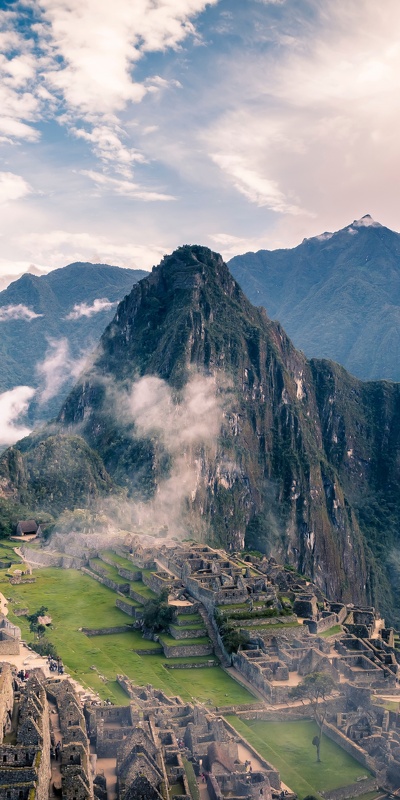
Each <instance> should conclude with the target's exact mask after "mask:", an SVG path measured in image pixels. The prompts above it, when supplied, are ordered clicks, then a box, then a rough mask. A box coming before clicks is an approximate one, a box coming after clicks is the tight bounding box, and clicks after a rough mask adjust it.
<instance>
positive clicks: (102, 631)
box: [81, 625, 134, 636]
mask: <svg viewBox="0 0 400 800" xmlns="http://www.w3.org/2000/svg"><path fill="white" fill-rule="evenodd" d="M133 629H134V628H133V625H117V626H115V627H113V628H82V629H81V630H82V633H84V634H85V636H107V635H108V634H113V633H127V631H132V630H133Z"/></svg>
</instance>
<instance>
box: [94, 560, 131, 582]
mask: <svg viewBox="0 0 400 800" xmlns="http://www.w3.org/2000/svg"><path fill="white" fill-rule="evenodd" d="M90 563H91V565H92V568H93V569H94V571H95V572H98V574H100V575H101V574H103V575H107V578H109V579H110V580H111V581H115V583H127V581H126V579H125V578H121V575H118V571H117V568H116V567H111V566H110V564H106V563H105V561H102V560H101V558H91V559H90Z"/></svg>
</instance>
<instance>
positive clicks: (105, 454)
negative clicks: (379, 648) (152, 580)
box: [0, 246, 400, 619]
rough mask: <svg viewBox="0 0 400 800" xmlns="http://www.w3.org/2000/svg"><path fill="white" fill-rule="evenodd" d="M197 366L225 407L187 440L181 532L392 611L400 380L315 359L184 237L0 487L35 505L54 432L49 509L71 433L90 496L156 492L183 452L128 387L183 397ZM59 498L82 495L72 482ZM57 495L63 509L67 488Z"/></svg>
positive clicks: (3, 463) (138, 288) (6, 459)
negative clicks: (189, 479)
mask: <svg viewBox="0 0 400 800" xmlns="http://www.w3.org/2000/svg"><path fill="white" fill-rule="evenodd" d="M193 372H196V373H200V374H202V375H204V374H205V375H212V376H214V378H215V379H216V381H217V385H218V387H219V388H218V396H219V397H220V398H221V401H223V402H224V404H225V405H224V414H223V420H222V427H221V431H220V435H219V437H218V441H217V442H216V445H215V447H214V448H213V447H207V446H203V445H201V444H191V443H190V442H189V443H188V444H187V446H186V448H185V451H184V454H183V455H184V460H185V465H186V466H187V467H188V468H191V469H192V470H193V471H194V472H195V475H196V481H195V485H194V487H191V490H190V491H188V492H187V496H186V502H185V505H184V525H185V530H186V531H187V533H188V534H193V533H194V534H195V535H199V532H200V534H201V535H204V529H205V530H206V531H207V536H208V538H209V540H211V541H212V542H214V543H221V544H223V545H224V546H225V547H227V548H228V549H229V548H241V547H242V546H243V544H244V543H247V544H248V545H250V546H252V547H257V548H258V549H262V550H264V551H267V552H269V553H273V554H275V555H276V556H277V557H278V558H279V559H281V560H283V561H286V562H288V563H290V564H292V565H293V566H295V567H296V568H297V569H299V570H300V571H302V572H303V573H305V574H308V575H310V576H311V577H312V578H313V580H315V581H316V582H317V583H318V584H319V585H320V586H321V587H322V588H323V590H324V591H325V592H326V593H327V594H328V595H330V596H333V597H342V598H343V599H345V600H352V601H353V602H364V603H365V602H366V601H368V602H372V603H375V604H377V605H378V606H379V607H380V608H381V609H382V610H384V611H385V612H386V613H389V614H390V615H391V617H392V619H394V618H395V614H396V611H395V607H396V602H397V595H396V592H397V586H398V579H397V572H396V570H397V561H396V554H397V548H398V546H399V533H398V531H399V529H400V526H399V522H400V507H399V506H400V502H399V497H400V494H399V491H398V490H399V483H400V474H399V468H400V464H399V435H400V385H397V384H392V383H389V382H371V383H362V382H361V381H359V380H357V379H356V378H353V377H352V376H351V375H349V374H348V373H347V372H346V371H345V370H344V369H343V368H341V367H339V366H338V365H336V364H334V363H332V362H329V361H318V360H313V361H311V362H310V361H307V359H306V358H305V356H304V354H303V353H301V352H299V351H297V350H296V349H295V348H294V346H293V344H292V343H291V341H290V339H289V338H288V337H287V335H286V334H285V332H284V330H283V329H282V327H281V326H280V324H279V323H275V322H271V321H270V320H269V319H268V317H267V315H266V313H265V311H264V310H263V309H262V308H255V307H254V306H252V305H251V303H250V302H249V301H248V300H247V298H246V297H245V296H244V294H243V292H242V291H241V289H240V287H239V285H238V284H237V283H236V281H235V280H234V279H233V278H232V276H231V274H230V273H229V271H228V269H227V267H226V265H225V264H224V263H223V261H222V259H221V257H220V256H218V255H217V254H215V253H212V252H211V251H210V250H208V249H207V248H204V247H198V246H185V247H182V248H179V249H178V250H177V251H175V253H173V254H172V255H171V256H168V257H165V258H164V259H163V261H162V263H161V265H160V266H159V267H157V268H154V269H153V271H152V273H151V274H150V275H149V277H147V278H145V279H144V280H142V281H141V282H140V283H138V284H136V285H135V286H134V287H133V289H132V292H131V293H130V294H129V295H128V296H127V297H125V298H124V300H123V301H122V302H121V303H120V305H119V306H118V309H117V313H116V315H115V318H114V319H113V321H112V322H111V323H110V325H109V326H108V327H107V329H106V330H105V332H104V334H103V336H102V338H101V342H100V346H99V348H98V350H97V351H96V353H95V356H94V359H93V363H92V365H91V367H90V369H88V370H87V371H86V372H85V373H84V374H83V375H82V376H81V378H80V380H79V381H78V383H77V384H76V386H75V387H74V388H73V390H72V392H71V393H70V395H69V397H68V398H67V400H66V401H65V403H64V404H63V406H62V409H61V412H60V414H59V417H58V420H57V423H56V426H55V429H54V427H52V428H51V429H49V430H45V431H44V432H42V433H37V434H36V435H35V436H31V437H28V438H27V439H25V440H23V441H21V442H20V443H18V445H17V446H16V448H12V449H11V450H8V451H7V452H6V453H5V454H4V455H3V457H2V458H1V460H0V487H1V486H2V487H3V489H2V494H3V497H7V499H8V501H11V500H12V501H13V502H18V501H21V502H24V503H25V505H30V506H32V505H33V506H34V505H35V504H36V506H38V507H40V505H41V502H42V498H43V494H44V493H43V491H42V487H41V480H40V472H39V473H37V471H36V467H35V466H34V465H36V464H45V463H46V458H44V459H42V458H41V457H39V455H38V451H39V449H40V448H42V447H44V446H46V442H49V441H50V437H52V439H53V443H54V447H55V448H57V447H59V448H60V451H59V456H57V455H56V456H54V454H53V455H52V456H51V458H52V462H51V463H52V469H51V470H49V471H48V472H46V480H45V490H46V497H47V499H46V510H47V511H51V510H52V500H51V493H52V492H53V488H52V486H53V484H54V487H55V490H57V488H58V487H59V486H60V485H61V484H62V482H63V477H62V470H63V455H62V452H63V451H62V447H67V449H68V452H70V444H68V443H69V441H70V437H71V436H72V437H73V441H74V442H76V441H77V440H78V441H80V442H81V447H80V449H77V451H76V470H77V472H78V473H80V474H81V475H82V476H85V475H89V476H90V477H89V478H83V480H88V481H89V484H90V493H91V497H92V498H93V497H97V496H101V495H102V494H104V493H105V492H107V491H108V486H111V482H113V483H114V485H115V486H118V487H120V489H119V490H120V491H121V487H124V491H125V492H126V493H127V494H128V496H130V497H131V498H133V499H134V498H137V497H138V496H139V497H141V498H143V497H145V498H149V497H151V496H152V495H154V496H155V497H157V496H161V497H162V492H160V490H161V489H162V487H163V486H165V479H166V478H168V476H169V475H171V474H172V472H173V470H174V459H175V461H176V458H177V456H176V454H174V451H173V448H172V449H171V448H170V449H169V450H168V447H167V448H166V446H165V442H163V441H162V440H161V439H160V437H159V436H158V435H157V433H156V432H153V433H151V432H150V433H147V434H145V433H141V432H140V430H138V429H135V425H134V423H133V421H132V419H129V418H128V417H126V415H125V413H124V408H125V406H124V400H123V399H121V398H124V397H127V396H128V394H127V393H129V389H130V388H131V386H132V383H133V382H135V381H137V379H138V378H140V377H141V376H144V375H152V376H158V377H159V378H162V379H164V380H165V381H167V382H168V385H169V386H170V387H171V389H172V391H173V393H174V396H175V399H176V400H177V401H178V402H179V401H180V399H181V398H182V396H183V393H184V391H185V385H187V381H188V380H189V378H190V376H191V375H192V374H193ZM146 408H147V407H146V405H144V409H145V411H146ZM162 411H163V409H162V408H161V414H162ZM66 442H67V444H65V443H66ZM52 446H53V444H52ZM85 448H87V450H85ZM52 452H53V451H52ZM93 453H95V454H96V456H97V457H98V458H99V459H101V462H100V461H96V462H94V461H93V458H94V456H93V455H92V454H93ZM89 454H90V455H89ZM14 463H17V464H18V465H19V466H18V469H16V468H15V467H14V473H15V474H14V476H13V474H12V469H11V467H12V466H13V465H14ZM57 463H58V466H57ZM10 465H11V467H10ZM96 465H97V466H96ZM10 469H11V472H10ZM174 488H175V490H178V489H179V487H178V486H176V485H175V487H174ZM0 490H1V489H0ZM57 497H58V496H57ZM172 501H173V498H172ZM64 502H65V506H66V507H70V508H71V507H74V506H76V505H79V504H80V503H82V489H81V488H80V487H79V485H75V484H71V487H70V490H68V492H67V494H66V497H65V501H64ZM169 502H171V498H169ZM176 502H177V503H178V499H177V501H176ZM54 506H55V508H54V510H55V511H56V512H57V513H59V511H60V510H61V506H62V502H60V499H59V497H58V499H57V502H55V503H54ZM165 513H166V515H167V514H168V509H167V508H166V512H165Z"/></svg>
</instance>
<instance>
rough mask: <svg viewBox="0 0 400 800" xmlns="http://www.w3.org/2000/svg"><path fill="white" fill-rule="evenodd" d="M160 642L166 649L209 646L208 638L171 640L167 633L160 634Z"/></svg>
mask: <svg viewBox="0 0 400 800" xmlns="http://www.w3.org/2000/svg"><path fill="white" fill-rule="evenodd" d="M160 642H162V643H163V644H166V645H168V647H182V645H188V646H189V645H196V644H210V640H209V638H208V636H199V638H198V639H173V637H172V636H169V635H168V634H167V633H162V634H160Z"/></svg>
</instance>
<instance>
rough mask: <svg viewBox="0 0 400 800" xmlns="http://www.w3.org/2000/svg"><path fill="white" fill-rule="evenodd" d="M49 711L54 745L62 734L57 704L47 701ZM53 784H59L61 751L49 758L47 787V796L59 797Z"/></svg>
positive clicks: (60, 740) (60, 739)
mask: <svg viewBox="0 0 400 800" xmlns="http://www.w3.org/2000/svg"><path fill="white" fill-rule="evenodd" d="M49 713H50V731H51V734H52V737H51V738H52V742H54V745H56V744H57V742H61V745H62V736H61V730H60V717H59V715H58V711H57V706H56V704H55V703H51V702H50V701H49ZM54 786H61V751H60V753H59V756H58V759H56V758H52V759H51V778H50V788H49V798H53V797H54V798H55V797H59V796H60V795H59V794H56V793H55V791H54Z"/></svg>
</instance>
